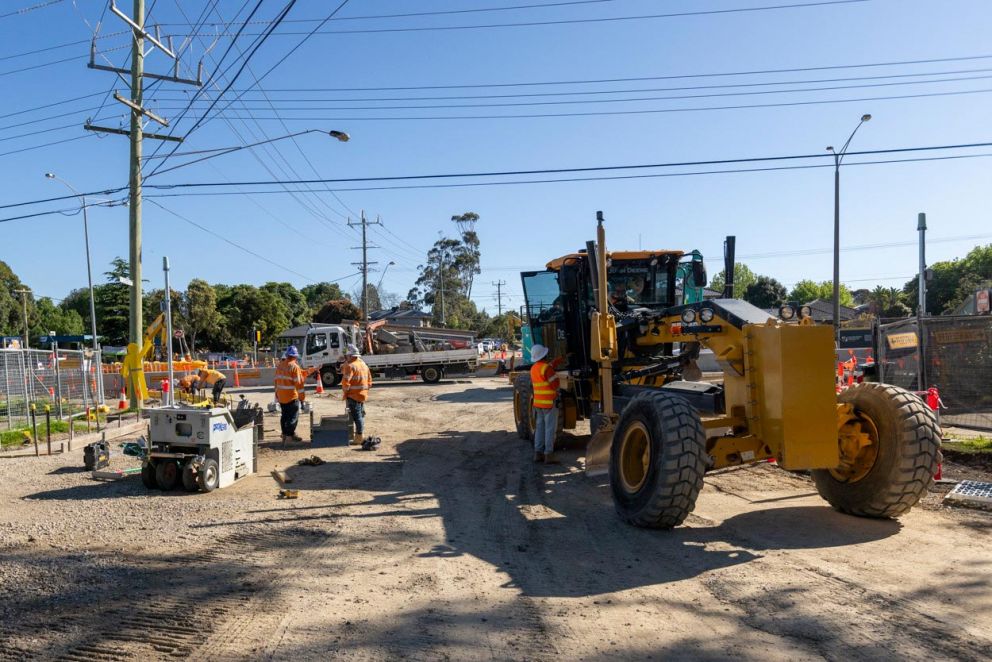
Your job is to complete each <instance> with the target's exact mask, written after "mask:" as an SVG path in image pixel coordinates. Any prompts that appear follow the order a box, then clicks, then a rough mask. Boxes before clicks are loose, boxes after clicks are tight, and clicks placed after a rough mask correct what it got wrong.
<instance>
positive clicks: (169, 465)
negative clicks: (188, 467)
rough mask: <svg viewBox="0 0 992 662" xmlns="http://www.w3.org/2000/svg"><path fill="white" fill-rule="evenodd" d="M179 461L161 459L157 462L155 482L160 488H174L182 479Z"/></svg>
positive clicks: (165, 489) (166, 489)
mask: <svg viewBox="0 0 992 662" xmlns="http://www.w3.org/2000/svg"><path fill="white" fill-rule="evenodd" d="M180 472H181V470H180V468H179V463H178V462H176V461H175V460H159V461H158V462H156V463H155V482H156V483H158V487H159V489H160V490H163V491H165V492H168V491H170V490H174V489H175V488H176V486H177V485H178V484H179V479H180Z"/></svg>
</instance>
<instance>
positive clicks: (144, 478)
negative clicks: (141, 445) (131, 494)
mask: <svg viewBox="0 0 992 662" xmlns="http://www.w3.org/2000/svg"><path fill="white" fill-rule="evenodd" d="M141 482H142V483H143V484H144V486H145V487H147V488H148V489H150V490H156V489H158V482H156V480H155V465H154V464H152V463H151V462H145V463H144V464H143V465H142V466H141Z"/></svg>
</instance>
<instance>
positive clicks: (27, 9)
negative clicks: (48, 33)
mask: <svg viewBox="0 0 992 662" xmlns="http://www.w3.org/2000/svg"><path fill="white" fill-rule="evenodd" d="M60 2H63V0H47V1H46V2H41V3H38V4H36V5H32V6H30V7H23V8H21V9H18V10H16V11H12V12H7V13H6V14H0V18H9V17H11V16H23V15H24V14H27V13H28V12H33V11H34V10H36V9H44V8H45V7H51V6H52V5H57V4H59V3H60Z"/></svg>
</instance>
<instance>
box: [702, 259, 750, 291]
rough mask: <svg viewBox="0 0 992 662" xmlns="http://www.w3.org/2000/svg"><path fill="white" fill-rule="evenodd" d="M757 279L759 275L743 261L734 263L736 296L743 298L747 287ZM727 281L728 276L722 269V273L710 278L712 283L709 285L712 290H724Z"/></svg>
mask: <svg viewBox="0 0 992 662" xmlns="http://www.w3.org/2000/svg"><path fill="white" fill-rule="evenodd" d="M757 279H758V276H757V275H756V274H755V273H754V272H753V271H751V269H750V268H749V267H748V266H747V265H746V264H743V263H741V262H736V263H734V298H735V299H743V298H744V293H745V292H746V291H747V288H748V287H749V286H751V285H753V284H754V281H756V280H757ZM726 282H727V276H726V274H725V273H724V271H723V270H722V269H721V270H720V273H718V274H717V275H715V276H713V278H712V279H710V284H709V285H708V286H707V287H709V288H710V289H711V290H717V291H719V292H723V286H724V285H725V284H726Z"/></svg>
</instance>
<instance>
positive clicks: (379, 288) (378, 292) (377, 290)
mask: <svg viewBox="0 0 992 662" xmlns="http://www.w3.org/2000/svg"><path fill="white" fill-rule="evenodd" d="M395 264H396V263H395V262H393V261H392V260H390V261H389V264H387V265H386V268H385V269H383V270H382V275H381V276H379V282H378V283H376V286H375V293H376V295H377V296H378V297H379V303H380V304H381V303H382V279H383V278H385V277H386V272H387V271H389V267H391V266H393V265H395Z"/></svg>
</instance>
